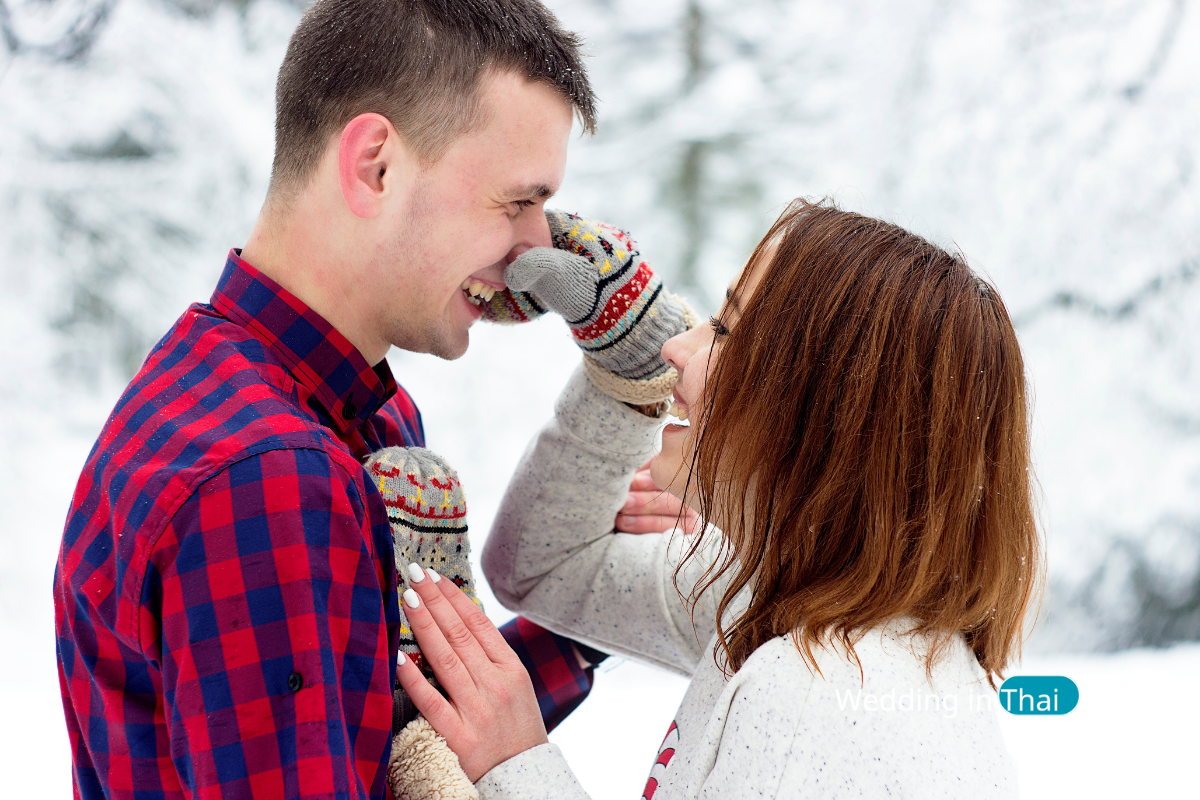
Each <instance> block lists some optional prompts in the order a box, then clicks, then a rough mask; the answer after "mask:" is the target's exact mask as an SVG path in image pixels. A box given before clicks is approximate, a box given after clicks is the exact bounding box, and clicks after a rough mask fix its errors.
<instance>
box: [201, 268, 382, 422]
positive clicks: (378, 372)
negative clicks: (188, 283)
mask: <svg viewBox="0 0 1200 800" xmlns="http://www.w3.org/2000/svg"><path fill="white" fill-rule="evenodd" d="M240 255H241V250H239V249H237V248H234V249H233V250H230V251H229V258H228V259H227V260H226V262H225V271H224V272H223V273H221V279H220V280H219V281H218V282H217V288H216V290H215V291H214V292H213V296H212V300H211V304H212V306H213V308H215V309H216V310H217V311H219V312H220V313H221V314H223V315H224V316H225V317H226V318H228V319H229V320H231V321H233V322H236V323H237V324H239V325H241V326H242V327H244V328H245V329H246V330H248V331H249V332H250V333H251V334H253V335H254V337H255V338H256V339H258V340H260V341H261V342H262V343H263V344H264V345H266V346H267V347H268V348H269V349H270V350H271V352H273V353H275V354H276V355H277V356H278V357H279V360H280V361H282V362H283V364H284V365H285V366H286V367H287V368H288V370H289V371H290V372H291V374H292V377H293V378H295V379H296V381H297V382H298V383H300V384H301V385H302V386H304V387H305V388H306V389H308V391H309V392H310V393H311V395H312V398H313V400H314V401H315V402H316V403H317V404H318V405H319V406H320V408H321V409H322V410H323V411H324V412H325V413H326V415H328V417H329V420H330V423H331V424H332V426H333V428H334V429H335V430H336V431H337V432H338V433H339V434H342V435H344V434H346V433H348V432H349V431H351V430H353V429H354V428H356V427H358V426H359V425H361V424H362V423H363V422H365V421H366V420H368V419H370V417H371V415H373V414H374V413H375V412H376V411H378V410H379V408H380V406H382V405H383V404H384V403H386V402H387V401H388V400H389V399H390V398H391V397H392V395H394V394H395V393H396V381H395V379H394V378H393V377H392V371H391V369H390V368H389V367H388V363H387V361H386V360H384V361H380V362H379V364H378V365H376V366H375V367H371V365H369V364H368V363H367V361H366V359H365V358H363V357H362V354H361V353H359V352H358V349H357V348H355V346H354V345H352V344H351V343H350V341H349V340H348V339H347V338H346V337H345V336H343V335H342V334H340V333H338V331H337V330H336V329H334V327H333V326H332V325H330V324H329V323H328V322H327V321H326V320H325V319H324V318H323V317H322V316H321V315H320V314H318V313H317V312H315V311H313V310H312V309H311V308H309V307H308V306H307V305H305V303H303V302H302V301H301V300H300V299H299V298H297V297H296V296H295V295H293V294H292V293H291V292H289V291H288V290H287V289H284V288H283V287H282V286H280V285H279V284H278V283H276V282H275V281H273V280H271V279H270V278H269V277H267V276H266V275H264V274H263V273H261V272H259V271H258V270H257V269H255V268H254V267H252V266H251V265H250V264H248V263H247V262H245V261H243V260H242V259H241V258H240Z"/></svg>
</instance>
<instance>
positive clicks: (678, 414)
mask: <svg viewBox="0 0 1200 800" xmlns="http://www.w3.org/2000/svg"><path fill="white" fill-rule="evenodd" d="M667 413H668V414H670V415H671V416H672V417H674V418H675V419H677V420H679V421H680V422H687V418H688V416H687V410H686V409H684V408H681V407H680V405H679V403H677V402H676V401H674V400H672V401H671V408H670V409H669V410H668V411H667Z"/></svg>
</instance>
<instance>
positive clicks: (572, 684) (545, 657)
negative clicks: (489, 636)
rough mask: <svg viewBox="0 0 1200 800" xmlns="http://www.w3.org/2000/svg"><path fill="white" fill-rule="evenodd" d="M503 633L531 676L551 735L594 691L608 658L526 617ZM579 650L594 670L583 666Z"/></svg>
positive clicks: (506, 626) (512, 622)
mask: <svg viewBox="0 0 1200 800" xmlns="http://www.w3.org/2000/svg"><path fill="white" fill-rule="evenodd" d="M500 633H501V634H502V635H503V636H504V640H505V641H506V642H508V646H509V647H511V648H512V649H513V650H514V651H515V652H516V654H517V656H518V657H519V658H520V659H521V663H522V664H524V665H525V670H526V671H527V672H528V673H529V678H530V680H531V681H532V682H533V691H534V694H536V695H537V701H538V708H539V709H540V710H541V712H542V721H543V722H544V723H545V724H546V732H547V733H549V732H550V731H552V730H554V729H555V728H557V727H558V725H559V723H560V722H562V721H563V720H564V719H566V718H567V717H568V716H569V715H570V714H571V712H572V711H574V710H575V709H576V708H578V707H579V704H580V703H582V702H583V701H584V699H585V698H586V697H587V696H588V694H589V693H590V692H591V691H592V683H593V679H594V676H595V670H594V669H593V667H595V665H596V664H599V663H600V662H601V661H603V660H604V659H605V658H607V654H605V653H601V652H599V651H596V650H593V649H592V648H590V647H587V646H586V645H582V644H580V643H578V642H575V641H572V640H571V639H568V638H566V637H565V636H559V635H558V634H557V633H552V632H550V631H548V630H546V629H545V628H543V627H542V626H541V625H538V624H537V623H534V622H530V621H529V620H527V619H525V618H524V617H516V618H515V619H512V620H509V621H508V622H506V623H504V624H503V625H501V626H500ZM575 648H579V649H580V650H581V651H582V652H583V653H584V657H585V658H587V659H588V661H589V663H590V664H591V666H590V667H588V668H586V669H585V668H584V667H582V666H580V664H579V659H578V658H576V656H575Z"/></svg>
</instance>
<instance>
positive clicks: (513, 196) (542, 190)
mask: <svg viewBox="0 0 1200 800" xmlns="http://www.w3.org/2000/svg"><path fill="white" fill-rule="evenodd" d="M554 191H555V190H554V189H551V188H550V187H549V186H547V185H546V184H544V183H535V184H530V185H529V186H518V187H516V188H515V189H510V190H508V191H507V192H505V193H504V198H505V200H506V201H512V200H529V199H530V198H533V197H547V198H548V197H552V196H553V195H554Z"/></svg>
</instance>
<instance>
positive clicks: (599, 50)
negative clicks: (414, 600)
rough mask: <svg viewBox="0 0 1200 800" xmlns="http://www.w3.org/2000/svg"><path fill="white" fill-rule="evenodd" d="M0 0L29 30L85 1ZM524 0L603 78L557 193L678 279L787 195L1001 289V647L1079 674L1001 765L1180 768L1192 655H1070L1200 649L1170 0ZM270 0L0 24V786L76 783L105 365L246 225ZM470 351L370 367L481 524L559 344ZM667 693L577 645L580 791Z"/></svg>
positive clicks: (198, 1)
mask: <svg viewBox="0 0 1200 800" xmlns="http://www.w3.org/2000/svg"><path fill="white" fill-rule="evenodd" d="M5 2H6V5H7V7H8V8H9V10H10V11H11V12H12V15H13V19H14V20H15V23H14V24H15V27H16V29H17V31H18V32H19V33H20V34H21V35H22V36H24V37H26V39H27V41H30V42H35V43H45V42H49V41H52V40H53V38H54V35H55V32H56V31H60V30H62V26H63V25H64V24H66V23H65V22H64V20H67V19H69V18H70V16H71V11H72V9H79V8H83V7H93V8H94V7H96V3H95V0H59V2H57V3H49V4H47V3H45V2H42V1H41V0H5ZM550 5H551V6H552V7H553V8H554V9H555V10H556V12H557V13H558V14H559V15H560V17H561V19H562V20H563V22H564V23H565V24H566V25H567V26H568V27H571V28H573V29H576V30H579V31H580V32H582V33H583V34H584V36H585V37H586V39H587V49H588V51H589V53H590V56H591V58H590V61H589V66H590V69H591V71H592V76H593V80H594V83H595V85H596V88H597V90H598V92H599V94H600V96H601V99H602V105H601V108H600V121H601V131H600V134H599V135H598V136H596V137H595V138H593V139H590V140H577V141H575V142H573V144H572V148H573V149H572V154H571V156H570V162H569V167H568V176H567V183H566V185H565V186H564V188H563V191H562V193H561V195H560V197H559V198H557V199H556V201H555V202H556V203H557V204H558V205H559V206H560V207H563V208H567V209H571V210H580V211H585V212H587V213H589V214H591V215H594V216H597V217H600V218H603V219H607V220H610V221H612V222H614V223H617V224H622V225H624V226H626V227H628V228H630V229H631V230H632V231H633V232H634V234H635V236H636V237H637V238H638V240H639V241H640V242H641V243H642V246H643V250H644V251H645V252H646V253H647V255H648V256H649V257H650V260H651V263H653V264H655V265H656V267H657V268H658V269H659V270H660V271H661V272H662V273H663V274H664V276H665V277H666V279H667V281H668V282H669V283H670V284H671V285H672V286H673V287H682V288H683V289H686V290H687V291H688V292H690V293H692V295H693V296H694V298H695V299H696V300H697V303H698V304H699V305H700V306H702V307H703V306H705V305H706V304H707V305H708V307H709V308H711V307H712V305H711V304H712V302H713V300H714V298H716V297H719V296H720V294H721V290H722V288H723V286H724V284H725V282H726V281H727V280H728V278H729V276H730V275H731V274H732V271H733V270H734V269H735V268H736V267H737V266H738V264H739V263H740V262H741V260H742V259H744V257H745V255H746V254H747V253H748V252H749V249H750V248H751V247H752V245H753V243H754V242H755V241H756V240H757V238H758V237H759V236H760V235H761V233H762V232H763V231H764V230H765V228H766V226H767V225H768V224H769V222H770V219H771V217H772V215H773V214H774V213H776V212H777V211H778V210H779V209H780V207H781V206H782V204H783V203H785V202H786V200H787V199H789V198H791V197H793V196H796V195H801V194H803V195H832V196H834V197H836V198H838V199H839V201H840V202H841V203H842V204H843V205H844V206H846V207H849V208H853V209H856V210H861V211H864V212H866V213H870V214H874V215H877V216H882V217H885V218H888V219H891V220H893V221H896V222H898V223H900V224H903V225H906V226H909V227H912V228H913V229H914V230H917V231H918V232H920V233H922V234H924V235H927V236H930V237H931V238H933V239H935V240H936V241H938V242H942V243H946V244H952V245H955V246H958V247H960V248H961V249H962V250H963V251H964V252H965V253H966V254H967V256H968V258H969V259H970V260H971V261H972V263H974V264H975V265H977V267H979V268H980V269H981V270H983V271H984V272H985V273H987V274H988V275H989V276H990V277H991V278H992V279H993V280H994V281H995V282H996V283H997V285H998V287H999V289H1000V291H1001V293H1002V294H1003V296H1004V297H1005V299H1006V302H1007V303H1008V305H1009V308H1010V311H1011V312H1012V315H1013V317H1014V319H1015V320H1016V322H1017V326H1018V331H1019V334H1020V337H1021V341H1022V346H1023V348H1024V352H1025V356H1026V361H1027V366H1028V370H1029V375H1030V378H1031V382H1032V385H1033V394H1034V396H1035V402H1036V411H1035V431H1036V455H1037V472H1038V476H1039V479H1040V482H1041V487H1042V494H1043V497H1044V506H1043V514H1044V519H1045V522H1046V531H1047V546H1048V554H1049V566H1050V575H1051V580H1052V583H1051V587H1052V592H1051V594H1050V596H1049V600H1048V603H1047V606H1048V608H1049V613H1048V615H1046V617H1045V619H1043V620H1042V622H1041V624H1040V626H1039V628H1038V630H1037V632H1036V633H1035V635H1034V638H1033V640H1032V641H1031V643H1030V646H1029V654H1028V656H1027V658H1026V661H1025V663H1024V665H1023V666H1022V667H1021V670H1020V671H1021V672H1022V673H1023V674H1039V673H1043V674H1055V673H1058V674H1065V675H1068V676H1069V677H1072V678H1073V679H1074V680H1075V681H1076V683H1077V684H1078V685H1079V686H1080V690H1081V697H1082V700H1081V703H1080V706H1079V708H1078V709H1076V710H1075V711H1073V712H1072V713H1071V714H1070V715H1067V716H1066V717H1063V718H1058V719H1053V718H1040V717H1039V718H1017V717H1008V716H1007V715H1003V716H1002V718H1001V719H1002V724H1003V725H1004V729H1005V733H1006V736H1007V738H1008V742H1009V747H1010V749H1011V751H1012V752H1013V754H1014V755H1015V756H1016V758H1017V760H1018V763H1019V764H1020V766H1021V774H1022V789H1023V792H1024V794H1025V796H1026V797H1061V796H1068V795H1069V796H1077V795H1087V796H1094V797H1118V796H1128V795H1129V794H1131V793H1136V794H1138V795H1141V794H1149V793H1152V792H1155V791H1157V792H1161V793H1163V794H1167V795H1170V796H1177V795H1180V794H1187V793H1188V791H1187V789H1188V787H1187V785H1186V784H1184V783H1183V781H1184V780H1185V774H1186V773H1185V770H1184V765H1185V763H1186V762H1187V759H1185V758H1184V756H1185V753H1184V751H1183V749H1182V748H1184V747H1186V746H1190V748H1191V750H1194V749H1195V744H1196V737H1195V735H1194V734H1191V733H1190V730H1188V728H1187V727H1185V726H1191V727H1194V721H1195V720H1196V718H1197V711H1198V709H1197V707H1196V701H1195V699H1194V694H1191V693H1189V687H1190V679H1191V678H1193V677H1194V676H1195V675H1197V674H1200V649H1198V648H1197V646H1196V645H1193V644H1181V645H1176V646H1174V647H1171V648H1169V649H1139V650H1129V651H1126V652H1118V653H1112V654H1104V653H1102V652H1097V651H1105V650H1111V649H1113V648H1121V647H1128V646H1131V645H1141V644H1148V643H1149V644H1164V645H1166V644H1171V643H1172V642H1181V641H1182V642H1186V641H1196V640H1198V639H1200V612H1198V611H1197V608H1200V605H1198V604H1200V407H1198V406H1197V401H1196V398H1197V397H1200V369H1198V364H1197V358H1196V356H1197V353H1198V352H1200V351H1198V350H1197V344H1196V342H1197V341H1198V339H1200V337H1198V336H1197V334H1198V333H1200V281H1198V280H1197V277H1200V242H1198V241H1197V239H1198V234H1197V231H1198V230H1200V226H1198V225H1197V222H1198V221H1200V188H1198V183H1197V180H1196V175H1195V171H1196V162H1197V158H1198V157H1200V112H1198V111H1197V106H1196V104H1195V92H1196V77H1195V76H1196V75H1200V63H1198V62H1200V13H1198V12H1197V10H1196V9H1195V8H1193V7H1189V6H1187V5H1186V4H1185V3H1183V2H1182V0H1147V1H1146V2H1140V3H1134V2H1129V0H1098V1H1094V0H1056V2H1054V3H1045V2H1043V1H1042V0H1003V1H1002V2H990V1H985V0H975V2H967V3H958V4H946V3H943V2H938V1H936V0H914V2H912V3H905V4H903V6H898V5H895V4H888V3H884V2H880V1H879V0H873V1H869V0H847V2H839V3H830V2H824V1H823V0H795V2H789V3H786V4H782V3H778V2H775V1H774V0H736V1H735V0H692V2H690V3H689V2H688V1H687V0H662V2H656V3H653V4H645V3H642V2H638V1H637V0H558V2H552V3H551V4H550ZM689 8H692V9H694V10H695V11H696V13H694V14H691V15H690V16H689V11H688V10H689ZM298 15H299V10H298V8H297V7H296V6H295V5H292V4H290V3H287V2H284V1H283V0H250V1H249V2H217V1H215V0H119V1H118V2H116V3H115V5H113V7H112V12H111V14H110V16H109V17H108V18H107V20H106V22H105V23H104V25H103V26H102V27H101V28H99V37H98V39H97V40H96V43H95V46H94V47H93V48H92V49H91V50H90V51H89V52H88V53H87V54H86V55H85V56H83V57H82V58H79V59H76V60H74V61H69V62H61V61H55V60H52V59H49V58H47V57H44V56H42V55H39V54H38V53H37V52H34V51H26V52H23V53H18V54H13V53H10V52H9V51H8V50H7V49H5V47H4V45H3V44H2V43H0V336H3V339H4V341H5V342H6V343H7V345H8V346H7V347H5V348H4V350H3V355H2V356H0V358H3V362H2V363H3V367H4V368H3V369H0V419H2V420H3V422H0V453H3V455H4V456H5V457H4V458H2V459H0V641H2V642H4V643H5V657H3V658H0V708H3V709H4V710H5V712H6V715H5V716H6V719H8V720H20V724H11V723H10V724H8V725H5V726H4V727H3V728H2V729H0V767H2V772H0V774H3V775H4V776H5V777H4V778H3V779H0V786H3V787H4V790H5V791H4V793H5V794H6V795H8V794H12V795H13V796H39V797H66V796H68V793H69V791H70V790H69V776H68V774H67V769H68V764H69V758H68V753H67V745H66V736H65V732H64V730H63V724H62V715H61V714H62V712H61V706H60V702H59V699H58V686H57V679H56V669H55V663H54V653H53V633H52V631H53V609H52V604H51V595H50V586H51V576H52V571H53V565H54V560H55V557H56V553H57V548H58V542H59V537H60V535H61V525H62V521H63V517H64V515H65V511H66V508H67V506H68V503H69V500H70V494H71V491H72V489H73V486H74V482H75V479H76V476H77V475H78V472H79V469H80V467H81V465H82V464H83V462H84V460H85V458H86V455H87V452H88V449H89V448H90V446H91V443H92V441H93V440H94V438H95V435H96V432H97V431H98V430H99V428H100V426H101V425H102V423H103V421H104V419H105V417H106V415H107V414H108V411H109V409H110V408H111V407H112V404H113V402H114V401H115V399H116V397H117V395H118V394H119V392H120V390H121V388H122V386H123V385H124V382H125V381H126V380H127V379H128V377H129V374H130V373H131V371H132V370H133V369H135V368H136V366H137V364H138V363H140V360H141V358H142V356H143V355H144V353H145V352H146V350H147V349H148V347H149V346H150V344H151V343H152V342H153V341H154V340H155V339H156V338H157V337H158V336H160V335H161V334H162V333H163V331H165V330H166V328H167V326H168V325H169V324H170V322H171V321H172V320H173V319H174V318H175V317H176V316H177V315H178V313H179V312H180V311H181V310H182V309H183V308H184V307H185V305H186V304H187V303H188V302H191V301H193V300H196V299H205V298H207V296H208V294H209V292H210V291H211V286H212V284H213V282H214V280H215V279H216V276H217V274H218V273H219V270H220V268H221V266H222V264H223V260H224V254H225V252H226V250H227V249H228V248H229V247H231V246H234V245H238V244H240V243H241V242H242V241H244V239H245V237H246V235H247V234H248V232H249V230H250V226H251V225H252V223H253V220H254V216H255V214H256V212H257V209H258V206H259V204H260V203H261V200H262V196H263V193H264V191H265V188H266V181H267V177H268V174H269V166H270V159H271V148H272V120H273V109H272V98H273V86H274V75H275V70H276V68H277V66H278V63H279V61H280V60H281V58H282V55H283V51H284V47H285V45H286V40H287V36H288V35H289V33H290V31H291V29H292V27H293V26H294V25H295V22H296V20H297V19H298ZM689 26H690V27H689ZM688 30H691V31H692V32H693V33H694V34H695V35H694V36H692V37H691V39H690V40H689V37H688V36H687V35H685V33H686V31H688ZM689 41H691V42H692V45H690V46H689V45H688V42H689ZM689 48H690V49H689ZM472 342H473V343H472V347H471V350H470V351H469V352H468V354H467V355H466V356H465V357H464V358H463V359H460V360H459V361H455V362H443V361H439V360H437V359H434V358H431V357H428V356H418V355H413V354H408V353H399V352H393V353H392V354H391V355H390V356H389V359H390V361H391V363H392V367H393V369H394V371H395V372H396V374H397V375H398V376H399V378H400V380H401V382H402V383H404V384H405V386H406V387H407V388H408V389H409V390H410V391H411V392H412V394H413V395H414V397H415V398H416V399H417V402H418V404H419V405H420V406H421V408H422V410H423V411H424V414H425V421H426V427H427V430H428V433H429V441H430V443H431V445H432V446H433V447H434V448H435V449H437V450H438V451H439V452H441V453H442V454H443V455H445V456H446V457H447V458H448V459H449V460H450V462H451V463H452V464H455V465H456V466H457V467H458V469H459V471H460V473H461V475H462V478H463V481H464V485H465V486H466V487H467V498H468V501H469V503H470V507H471V518H472V520H473V529H474V531H476V532H477V535H482V532H483V531H485V530H486V528H487V526H488V524H489V522H490V519H491V516H492V514H493V513H494V511H495V508H496V505H497V503H498V502H499V498H500V494H501V492H502V491H503V487H504V485H505V482H506V480H507V476H508V475H509V474H510V472H511V470H512V467H513V465H514V464H515V463H516V460H517V458H518V457H519V455H520V453H521V451H522V450H523V448H524V446H525V444H526V442H527V441H528V439H529V437H530V436H531V435H532V433H533V432H534V431H535V430H536V429H537V426H538V425H539V424H540V423H541V421H542V420H543V419H545V417H546V416H547V415H548V414H549V412H550V409H551V405H552V403H553V398H554V396H555V393H556V392H557V389H558V387H559V386H561V385H562V383H563V382H564V381H565V379H566V376H567V374H569V372H570V370H571V369H572V367H573V364H574V363H575V360H576V358H577V356H576V353H575V350H574V348H573V346H572V345H571V343H570V341H569V339H568V337H567V336H566V333H565V330H564V329H563V325H562V322H561V321H560V320H558V319H555V318H547V319H544V320H541V321H539V322H536V323H534V324H532V325H529V326H525V327H523V328H518V329H496V328H486V327H481V328H478V329H477V330H476V331H475V332H474V333H473V334H472ZM477 546H478V545H477ZM483 599H484V601H485V603H486V604H487V608H488V610H489V612H490V613H492V615H493V617H494V618H495V619H496V620H497V621H503V620H504V619H505V618H507V614H505V613H504V612H503V609H501V608H500V607H499V606H498V605H497V604H496V603H495V601H494V599H493V598H491V596H490V595H488V594H487V593H486V591H485V592H484V593H483ZM1065 653H1075V655H1066V654H1065ZM682 687H683V684H682V682H681V681H680V680H678V679H676V678H674V677H672V676H668V675H664V674H662V673H659V672H656V671H654V670H652V669H650V668H648V667H642V666H639V665H636V664H633V663H625V664H623V665H620V666H615V667H607V666H606V667H605V668H604V669H603V670H602V671H601V674H600V675H599V678H598V683H597V689H596V692H595V695H594V696H593V697H592V698H591V699H590V700H589V701H588V702H587V703H585V704H584V706H583V707H582V708H581V709H580V710H579V711H578V712H576V715H575V716H573V717H572V718H571V719H570V720H568V721H567V722H566V723H565V724H564V725H563V726H562V728H561V729H560V730H559V731H556V732H555V734H554V739H555V740H556V741H558V742H560V743H561V744H562V746H563V747H564V749H565V750H567V752H568V756H569V757H570V758H571V760H572V762H573V764H574V765H575V768H576V770H577V772H578V773H579V775H580V777H581V779H582V780H583V781H584V782H585V784H586V785H588V786H589V788H591V789H592V790H593V791H594V793H595V795H596V797H598V798H600V797H614V798H615V797H636V796H638V794H639V793H640V791H641V787H642V784H643V783H644V779H645V774H646V771H647V770H648V768H649V763H650V761H651V760H652V758H653V754H654V752H655V750H656V748H657V746H658V743H659V741H661V738H662V735H663V733H664V732H665V730H666V726H667V724H668V723H669V721H670V718H671V715H672V713H673V710H674V708H675V706H676V704H677V703H678V699H679V696H680V694H681V693H682ZM1139 691H1140V692H1141V693H1142V694H1141V697H1143V698H1147V699H1145V700H1144V701H1138V700H1137V697H1138V695H1137V692H1139ZM1155 692H1157V695H1155V694H1154V693H1155ZM1122 697H1124V698H1125V699H1124V700H1122V699H1121V698H1122ZM1186 755H1190V750H1189V752H1188V753H1187V754H1186ZM1193 793H1194V792H1193Z"/></svg>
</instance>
